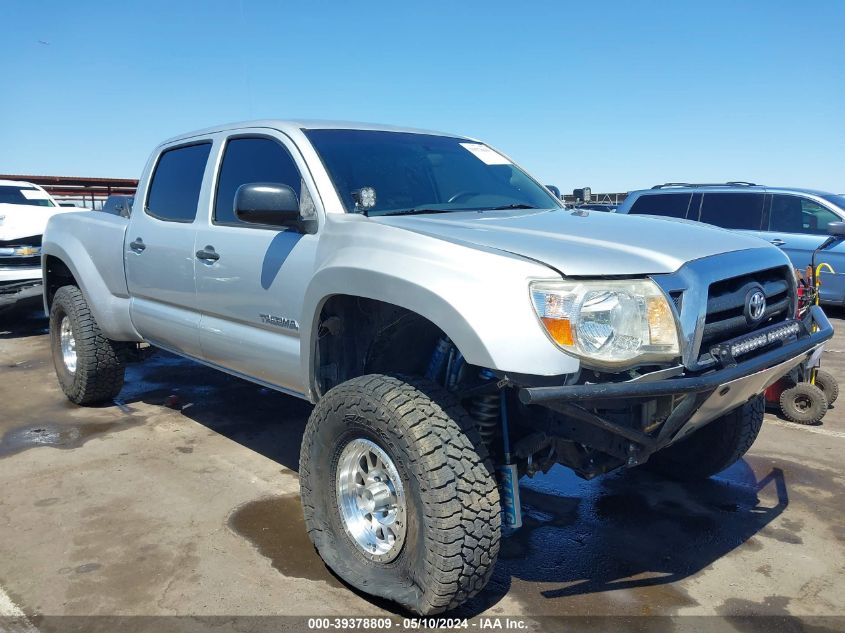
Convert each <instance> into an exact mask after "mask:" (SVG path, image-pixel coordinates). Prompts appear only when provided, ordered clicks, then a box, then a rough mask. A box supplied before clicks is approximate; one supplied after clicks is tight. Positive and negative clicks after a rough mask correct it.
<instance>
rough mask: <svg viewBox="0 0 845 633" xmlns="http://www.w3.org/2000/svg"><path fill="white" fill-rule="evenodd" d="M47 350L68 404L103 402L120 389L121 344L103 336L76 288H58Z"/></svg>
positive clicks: (122, 359)
mask: <svg viewBox="0 0 845 633" xmlns="http://www.w3.org/2000/svg"><path fill="white" fill-rule="evenodd" d="M50 348H51V351H52V354H53V365H54V366H55V368H56V376H57V377H58V379H59V385H60V386H61V388H62V391H64V393H65V395H66V396H67V398H68V400H70V401H71V402H75V403H76V404H82V405H86V404H97V403H100V402H106V401H109V400H112V399H113V398H114V397H115V396H117V394H119V393H120V390H121V389H122V388H123V377H124V358H123V357H124V354H123V351H124V350H123V347H122V344H121V343H118V342H116V341H111V340H109V339H107V338H106V337H105V336H104V335H103V333H102V331H101V330H100V326H98V325H97V321H96V320H95V319H94V315H93V314H91V310H90V308H89V307H88V303H87V302H86V301H85V297H84V296H83V295H82V291H80V290H79V288H77V287H76V286H62V287H61V288H59V289H58V290H57V291H56V294H55V295H54V296H53V304H52V306H51V307H50Z"/></svg>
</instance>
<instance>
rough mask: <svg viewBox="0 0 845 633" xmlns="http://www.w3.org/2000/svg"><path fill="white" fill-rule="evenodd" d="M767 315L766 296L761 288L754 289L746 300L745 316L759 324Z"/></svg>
mask: <svg viewBox="0 0 845 633" xmlns="http://www.w3.org/2000/svg"><path fill="white" fill-rule="evenodd" d="M765 314H766V295H765V294H763V290H762V289H761V288H755V289H752V290H751V291H750V292H749V293H748V295H747V296H746V298H745V316H746V318H747V319H748V320H749V321H750V322H751V323H757V322H758V321H759V320H760V319H762V318H763V316H764V315H765Z"/></svg>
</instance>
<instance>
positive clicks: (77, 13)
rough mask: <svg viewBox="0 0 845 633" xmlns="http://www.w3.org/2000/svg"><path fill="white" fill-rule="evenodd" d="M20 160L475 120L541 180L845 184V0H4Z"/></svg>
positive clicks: (0, 46)
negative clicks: (312, 127)
mask: <svg viewBox="0 0 845 633" xmlns="http://www.w3.org/2000/svg"><path fill="white" fill-rule="evenodd" d="M2 16H3V17H2V21H3V24H4V26H5V28H4V29H3V37H2V38H0V73H2V74H0V76H2V77H3V81H2V84H1V85H2V87H0V172H4V173H8V172H17V173H32V174H62V175H86V176H115V177H137V176H138V174H139V172H140V170H141V169H142V167H143V164H144V161H145V160H146V158H147V154H148V153H149V152H150V150H151V149H152V147H153V146H154V145H155V144H156V143H158V142H159V141H161V140H162V139H164V138H166V137H169V136H172V135H174V134H178V133H181V132H184V131H188V130H191V129H196V128H201V127H205V126H208V125H212V124H216V123H222V122H226V121H237V120H244V119H251V118H263V117H278V118H285V117H290V118H331V119H348V120H360V121H376V122H382V123H394V124H404V125H411V126H414V127H424V128H431V129H438V130H445V131H450V132H455V133H459V134H465V135H470V136H475V137H478V138H481V139H483V140H485V141H486V142H488V143H490V144H491V145H494V146H497V147H499V148H500V149H502V150H503V151H505V152H507V153H508V154H510V155H511V156H512V157H514V158H515V159H516V160H517V161H518V162H520V163H522V165H523V166H525V167H526V168H528V170H529V171H531V172H532V173H534V174H536V175H537V176H538V177H539V178H540V179H541V180H543V181H544V182H548V183H555V184H558V185H559V186H560V187H561V188H562V189H564V190H569V189H571V188H573V187H576V186H585V185H587V186H592V187H593V190H594V191H599V190H605V191H607V190H610V191H625V190H628V189H635V188H640V187H645V186H650V185H652V184H655V183H657V182H664V181H669V180H694V181H724V180H752V181H756V182H763V183H769V184H779V185H796V186H808V187H818V188H822V189H827V190H832V191H836V192H841V191H843V190H845V116H843V114H845V45H843V40H845V2H843V1H842V0H828V1H825V0H817V1H813V2H804V3H799V2H795V1H794V0H791V1H781V0H768V1H762V0H761V1H759V2H722V1H709V2H696V3H692V2H665V3H662V2H631V1H629V2H598V1H592V2H584V1H582V2H524V3H514V2H497V1H493V0H487V1H486V2H472V1H467V2H457V1H455V0H451V1H445V2H441V1H439V0H426V2H404V3H400V2H378V1H374V2H319V1H315V2H286V1H260V0H242V1H241V2H239V1H238V0H232V1H208V2H188V1H184V2H183V1H181V0H168V1H161V0H147V1H145V2H133V1H131V0H127V1H125V2H94V1H90V2H87V1H76V2H64V1H38V0H28V1H19V0H6V1H5V2H4V3H3V9H2Z"/></svg>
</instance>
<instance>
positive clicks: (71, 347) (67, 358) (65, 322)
mask: <svg viewBox="0 0 845 633" xmlns="http://www.w3.org/2000/svg"><path fill="white" fill-rule="evenodd" d="M59 343H60V344H61V348H62V362H63V363H64V364H65V367H66V368H67V370H68V371H69V372H70V373H74V372H75V371H76V337H74V335H73V328H72V327H71V325H70V319H68V318H67V317H63V318H62V323H61V325H60V326H59Z"/></svg>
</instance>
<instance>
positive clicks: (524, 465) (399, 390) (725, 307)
mask: <svg viewBox="0 0 845 633" xmlns="http://www.w3.org/2000/svg"><path fill="white" fill-rule="evenodd" d="M42 258H43V261H42V263H43V270H44V301H45V305H46V309H47V311H48V313H49V315H50V333H51V344H52V351H53V358H54V361H55V366H56V372H57V374H58V379H59V382H60V383H61V386H62V389H63V390H64V392H65V394H67V397H68V398H69V399H70V400H71V401H73V402H75V403H78V404H93V403H97V402H102V401H108V400H110V399H112V398H115V397H116V396H117V395H118V394H119V392H120V390H121V386H122V384H123V378H124V366H125V363H126V362H128V361H129V360H131V359H134V358H137V357H138V354H137V353H136V351H137V348H138V347H139V346H141V345H145V344H151V345H153V346H156V347H159V348H162V349H165V350H169V351H171V352H174V353H176V354H180V355H182V356H186V357H188V358H192V359H195V360H197V361H199V362H201V363H205V364H207V365H210V366H212V367H215V368H218V369H221V370H223V371H226V372H229V373H231V374H234V375H236V376H240V377H243V378H246V379H247V380H251V381H253V382H256V383H258V384H261V385H265V386H268V387H271V388H273V389H277V390H279V391H283V392H285V393H288V394H291V395H293V396H296V397H299V398H304V399H306V400H309V401H311V402H313V403H315V407H314V409H313V413H312V414H311V417H310V419H309V421H308V425H307V428H306V431H305V434H304V437H303V440H302V448H301V456H300V473H299V474H300V480H301V492H302V505H303V510H304V514H305V522H306V526H307V529H308V532H309V535H310V537H311V539H312V540H313V542H314V545H315V546H316V548H317V550H318V551H319V553H320V555H321V556H322V557H323V559H324V560H325V562H326V563H327V565H329V566H330V567H331V568H332V569H333V570H334V572H335V573H336V574H337V575H338V576H340V577H341V578H343V579H344V580H345V581H346V582H348V583H349V584H350V585H352V586H354V587H356V588H358V589H360V590H362V591H364V592H367V593H370V594H373V595H376V596H380V597H384V598H388V599H391V600H394V601H396V602H398V603H400V604H401V605H403V606H404V607H405V608H407V609H409V610H412V611H414V612H417V613H421V614H432V613H438V612H442V611H444V610H447V609H451V608H454V607H456V606H458V605H460V604H461V603H462V602H464V601H465V600H467V599H468V598H470V597H472V596H473V595H475V594H476V593H477V592H478V591H480V590H481V589H482V588H483V587H484V585H485V583H486V582H487V580H488V578H489V577H490V574H491V572H492V569H493V566H494V564H495V561H496V557H497V554H498V550H499V539H500V535H501V532H502V530H503V529H504V528H508V529H513V528H516V527H517V526H519V524H520V506H519V488H518V483H517V482H518V480H519V479H520V478H521V477H523V476H532V475H534V474H535V473H537V472H538V471H546V470H548V469H549V468H551V467H552V466H553V465H554V464H558V463H559V464H563V465H564V466H566V467H569V468H571V469H573V470H574V471H575V472H576V473H578V474H579V475H581V476H582V477H586V478H590V477H594V476H596V475H600V474H602V473H606V472H609V471H611V470H614V469H617V468H631V467H639V466H642V467H644V468H651V469H653V470H654V471H656V472H658V473H661V474H663V475H665V476H668V477H674V478H683V479H693V478H702V477H708V476H710V475H712V474H714V473H717V472H719V471H720V470H722V469H724V468H726V467H727V466H729V465H730V464H731V463H733V462H734V461H736V460H737V459H739V458H740V457H741V456H742V455H743V454H744V453H745V451H747V450H748V448H749V447H750V446H751V444H752V442H753V441H754V439H755V437H756V436H757V433H758V431H759V430H760V426H761V424H762V419H763V400H762V397H761V396H760V394H761V393H762V392H763V390H764V389H765V388H766V387H767V386H768V385H770V384H771V383H772V382H774V381H775V380H777V379H778V378H779V377H781V376H782V375H784V374H786V373H787V372H788V371H789V370H790V369H792V368H793V367H795V366H796V365H797V364H799V363H803V362H808V361H811V360H812V357H813V355H814V354H818V353H819V350H820V347H821V345H822V344H823V343H824V342H825V341H826V340H827V339H829V338H830V337H831V335H832V329H831V326H830V324H829V322H828V321H827V319H826V318H825V316H824V314H823V313H822V312H821V311H820V310H819V309H818V308H813V309H811V310H810V312H809V314H808V315H807V316H806V317H805V318H803V319H796V318H794V317H795V279H794V275H793V271H792V269H791V266H790V264H789V260H788V259H787V258H786V256H785V255H784V254H783V253H782V252H781V251H780V250H779V249H777V248H775V247H774V246H771V245H770V244H768V243H766V242H764V241H762V240H760V239H757V238H754V237H747V236H743V235H739V234H735V233H730V232H728V231H724V230H721V229H715V228H708V227H704V226H701V225H697V224H692V223H687V222H684V221H665V220H659V219H651V218H646V217H634V216H619V215H615V214H608V213H594V212H590V211H585V210H580V209H576V210H574V211H573V210H569V209H564V208H563V207H562V204H561V202H560V201H559V200H558V199H557V198H556V197H555V196H554V195H552V194H550V192H549V190H548V189H546V188H545V187H543V186H542V185H540V184H539V183H538V182H537V181H536V180H534V179H533V178H532V177H531V176H529V175H528V174H527V173H526V172H525V171H523V170H522V169H520V168H519V167H518V166H517V165H515V164H514V163H513V161H512V160H511V159H510V158H508V157H507V156H506V155H504V154H502V153H500V152H498V151H496V150H494V149H492V148H491V147H489V146H488V145H485V144H484V143H481V142H479V141H476V140H473V139H469V138H464V137H460V136H454V135H449V134H440V133H434V132H423V131H419V130H411V129H398V128H392V127H386V126H378V125H359V124H348V123H326V122H310V121H297V122H291V121H276V120H270V121H256V122H251V123H241V124H234V125H224V126H220V127H216V128H212V129H207V130H202V131H199V132H194V133H191V134H186V135H183V136H180V137H177V138H174V139H171V140H169V141H167V142H165V143H162V144H161V145H160V146H158V147H157V148H156V149H155V151H154V152H153V153H152V156H151V157H150V159H149V162H148V163H147V166H146V168H145V170H144V173H143V176H142V178H141V180H140V183H139V186H138V192H137V195H136V197H135V202H134V207H133V209H132V213H131V216H130V217H129V218H123V217H119V216H114V215H109V214H104V213H76V214H68V215H60V216H56V217H54V218H52V219H51V220H50V223H49V226H48V227H47V231H46V234H45V236H44V240H43V251H42Z"/></svg>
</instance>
